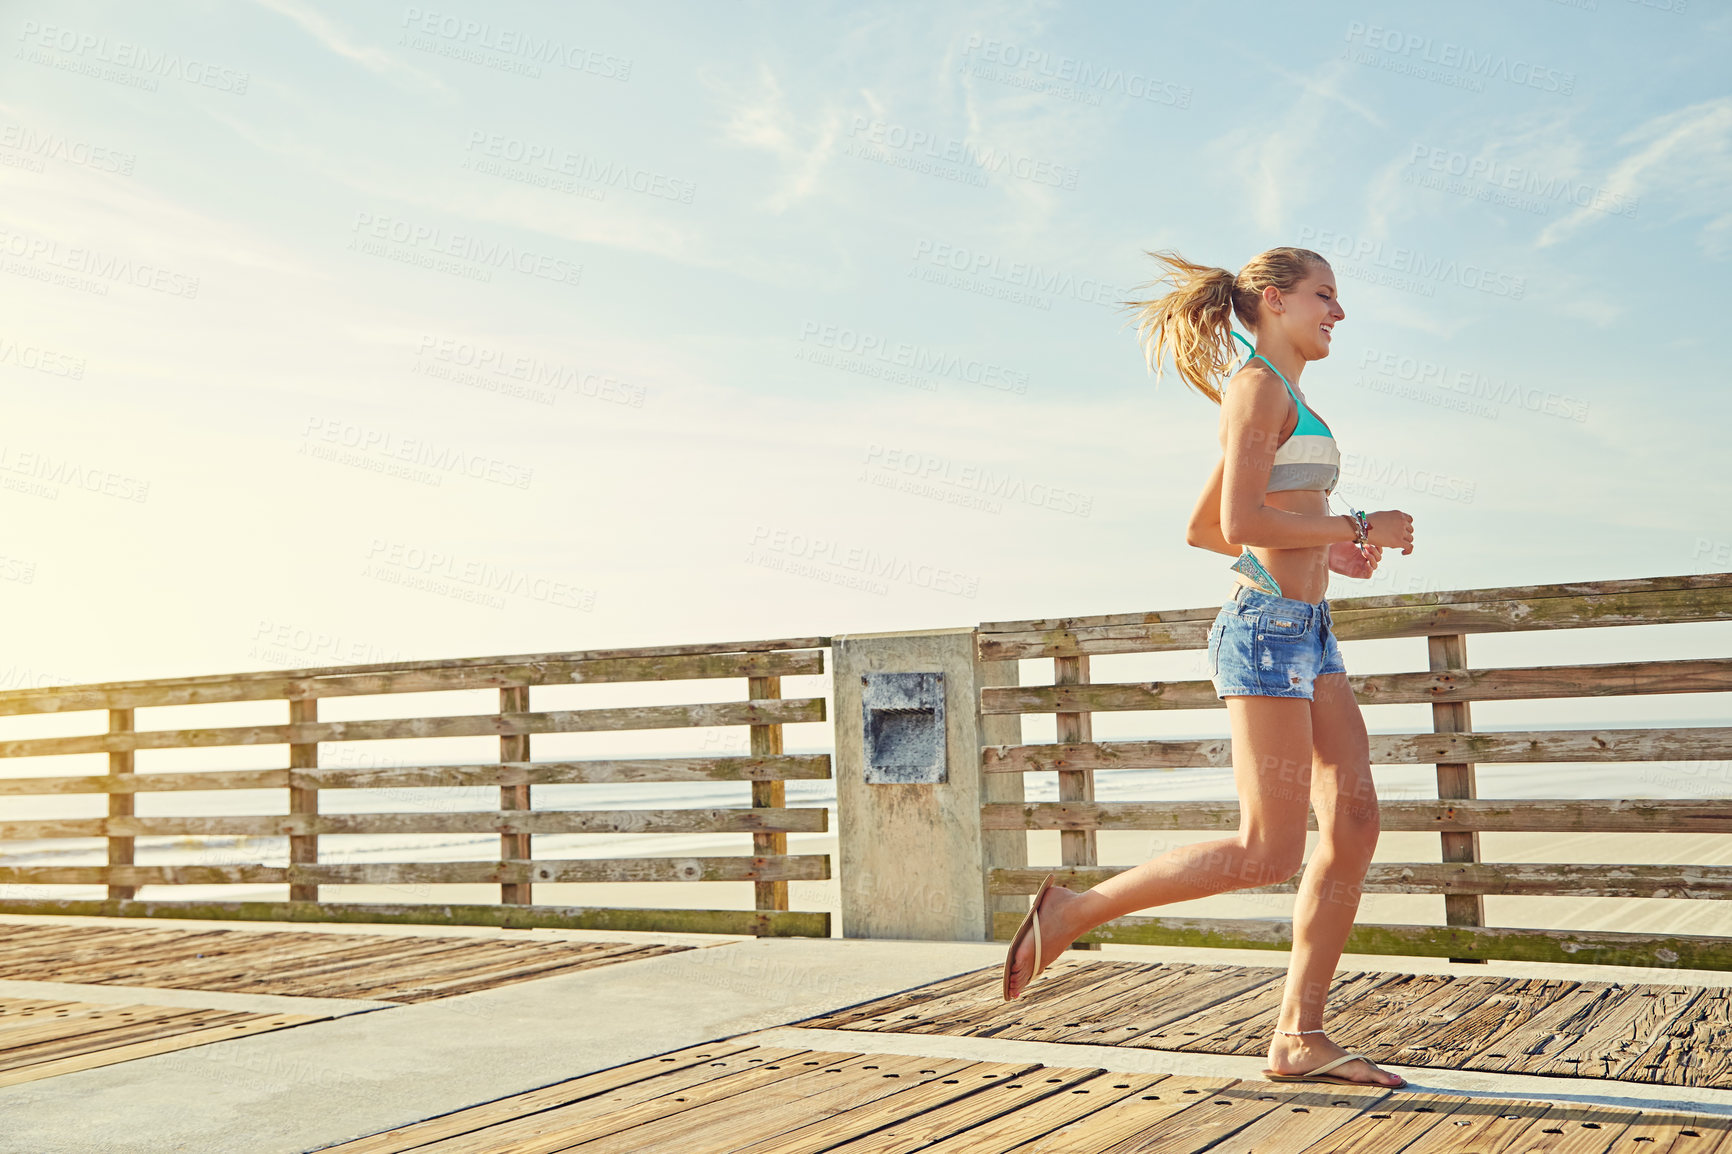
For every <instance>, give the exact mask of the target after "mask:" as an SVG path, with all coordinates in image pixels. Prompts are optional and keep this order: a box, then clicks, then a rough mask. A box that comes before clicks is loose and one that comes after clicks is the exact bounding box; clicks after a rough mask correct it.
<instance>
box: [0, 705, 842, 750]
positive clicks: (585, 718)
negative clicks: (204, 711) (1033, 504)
mask: <svg viewBox="0 0 1732 1154" xmlns="http://www.w3.org/2000/svg"><path fill="white" fill-rule="evenodd" d="M823 720H824V699H823V698H822V697H791V698H787V699H785V700H777V701H723V702H716V703H714V704H707V705H639V706H622V707H619V708H614V709H566V710H555V711H550V712H546V713H518V714H511V715H509V716H505V715H500V714H496V713H483V714H468V715H457V716H452V717H415V718H403V719H392V720H383V721H323V722H309V723H304V724H299V725H296V724H289V725H249V726H236V727H233V728H229V729H146V730H139V731H137V732H134V733H112V734H107V733H105V734H91V735H89V736H85V737H38V738H30V739H26V740H21V741H5V742H0V757H49V756H56V755H60V754H68V753H114V752H117V751H120V750H128V749H189V748H205V747H210V746H225V745H281V744H310V743H313V742H322V741H381V740H397V739H401V738H410V737H491V736H496V735H497V736H507V735H510V734H523V733H592V732H597V731H603V730H607V731H611V730H621V729H677V728H685V727H689V726H705V725H766V724H771V723H798V722H803V721H823Z"/></svg>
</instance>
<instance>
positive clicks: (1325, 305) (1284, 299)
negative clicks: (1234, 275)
mask: <svg viewBox="0 0 1732 1154" xmlns="http://www.w3.org/2000/svg"><path fill="white" fill-rule="evenodd" d="M1277 305H1278V306H1279V307H1280V309H1281V311H1280V312H1276V311H1275V309H1276V306H1277ZM1262 311H1263V314H1264V318H1265V320H1266V321H1267V322H1271V323H1273V324H1274V325H1275V326H1276V327H1278V328H1279V329H1280V330H1281V332H1282V335H1284V336H1285V337H1286V338H1287V339H1288V340H1289V341H1291V342H1292V343H1293V348H1294V349H1295V350H1296V351H1297V352H1298V353H1299V355H1300V356H1302V357H1304V358H1305V359H1306V360H1308V361H1320V360H1322V359H1323V358H1324V357H1326V356H1328V355H1329V342H1330V340H1331V339H1332V336H1333V332H1332V330H1333V329H1334V328H1335V325H1336V322H1338V321H1341V320H1344V319H1346V317H1347V313H1346V312H1345V311H1344V310H1343V309H1342V308H1341V302H1340V301H1339V300H1337V299H1336V297H1335V270H1333V269H1331V268H1330V267H1329V266H1328V265H1326V264H1313V265H1312V266H1311V269H1310V271H1309V272H1308V273H1307V274H1306V276H1305V279H1304V280H1302V281H1300V282H1299V284H1298V285H1297V286H1296V287H1295V288H1294V289H1293V291H1291V292H1282V291H1281V290H1279V289H1275V288H1267V289H1264V290H1263V310H1262Z"/></svg>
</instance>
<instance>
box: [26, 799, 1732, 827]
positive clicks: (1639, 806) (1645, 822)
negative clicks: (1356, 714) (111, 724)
mask: <svg viewBox="0 0 1732 1154" xmlns="http://www.w3.org/2000/svg"><path fill="white" fill-rule="evenodd" d="M1378 813H1379V814H1380V815H1381V824H1382V827H1383V829H1385V830H1390V831H1405V832H1414V831H1425V832H1431V831H1438V830H1483V831H1495V832H1504V833H1508V832H1518V833H1644V832H1646V833H1679V832H1685V833H1732V798H1646V797H1636V798H1580V799H1578V798H1514V799H1499V798H1476V799H1473V800H1463V801H1385V802H1382V803H1380V804H1379V805H1378ZM1306 820H1307V822H1308V823H1309V824H1308V825H1307V827H1306V828H1308V829H1316V828H1317V818H1316V815H1315V814H1311V815H1308V816H1307V819H1306ZM980 822H981V828H982V829H1066V828H1072V829H1134V830H1191V831H1197V832H1208V831H1212V830H1235V829H1238V828H1239V805H1238V803H1237V802H1231V801H1175V802H1164V801H1163V802H1148V801H1096V802H1050V801H1049V802H990V803H988V804H986V805H983V806H981V807H980ZM15 824H19V823H0V836H9V835H7V834H6V832H5V831H6V829H7V828H8V827H9V826H10V825H15ZM41 836H49V835H41ZM62 836H66V835H62Z"/></svg>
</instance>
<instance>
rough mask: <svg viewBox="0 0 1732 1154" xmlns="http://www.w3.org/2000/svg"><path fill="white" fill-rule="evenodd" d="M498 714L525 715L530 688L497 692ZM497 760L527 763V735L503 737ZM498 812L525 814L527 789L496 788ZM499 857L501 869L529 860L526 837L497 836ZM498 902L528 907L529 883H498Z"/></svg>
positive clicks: (525, 785)
mask: <svg viewBox="0 0 1732 1154" xmlns="http://www.w3.org/2000/svg"><path fill="white" fill-rule="evenodd" d="M499 712H500V713H501V714H508V713H528V712H529V686H527V685H512V686H509V687H507V688H505V689H501V690H500V691H499ZM499 760H500V761H502V762H507V761H528V760H529V734H527V733H514V734H509V735H502V736H501V737H500V738H499ZM499 808H500V810H502V811H507V810H527V809H529V808H530V803H529V785H528V783H525V784H523V785H502V786H500V787H499ZM499 857H500V859H501V862H500V864H501V865H510V864H511V863H513V862H527V861H529V860H530V851H529V835H528V834H526V833H502V834H500V835H499ZM499 900H500V902H501V904H503V905H508V906H527V905H531V904H532V901H531V896H530V883H529V882H526V881H523V882H501V883H500V884H499Z"/></svg>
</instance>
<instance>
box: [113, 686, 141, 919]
mask: <svg viewBox="0 0 1732 1154" xmlns="http://www.w3.org/2000/svg"><path fill="white" fill-rule="evenodd" d="M108 732H110V733H131V732H132V710H130V709H111V710H109V711H108ZM132 759H133V751H132V750H130V749H123V750H111V751H110V752H109V754H108V772H109V773H110V774H120V773H131V772H132V771H133V760H132ZM137 796H138V795H137V794H135V793H133V792H132V791H131V790H127V791H126V792H124V793H122V792H120V791H118V790H111V791H110V792H109V794H108V816H109V817H110V818H116V817H131V816H132V815H133V813H134V805H133V802H134V800H135V799H136V798H137ZM132 853H133V839H132V838H130V837H115V836H114V835H113V834H112V833H111V834H109V836H108V866H109V869H110V870H111V871H112V870H113V868H114V867H115V866H129V865H132V864H134V863H133V860H132ZM111 876H112V874H111ZM137 896H138V887H137V886H117V885H115V884H114V883H113V882H112V881H110V882H109V884H108V900H109V901H124V900H126V899H128V898H134V897H137Z"/></svg>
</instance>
